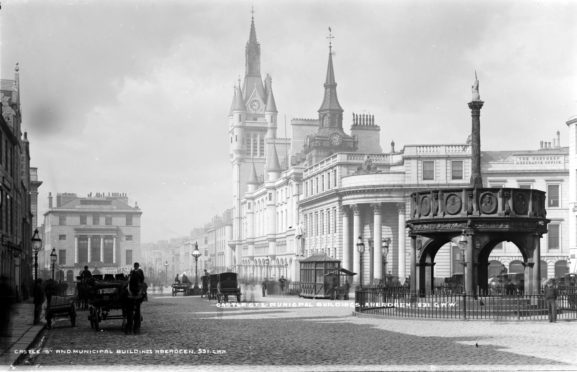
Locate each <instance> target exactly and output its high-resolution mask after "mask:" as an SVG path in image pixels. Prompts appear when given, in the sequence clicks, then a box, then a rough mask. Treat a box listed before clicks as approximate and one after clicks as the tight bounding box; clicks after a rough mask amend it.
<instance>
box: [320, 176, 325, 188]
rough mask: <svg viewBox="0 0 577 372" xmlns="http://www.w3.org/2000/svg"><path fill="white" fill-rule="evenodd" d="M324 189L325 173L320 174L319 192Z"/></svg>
mask: <svg viewBox="0 0 577 372" xmlns="http://www.w3.org/2000/svg"><path fill="white" fill-rule="evenodd" d="M324 191H325V175H324V174H323V175H321V192H324Z"/></svg>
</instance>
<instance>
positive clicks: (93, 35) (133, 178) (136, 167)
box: [0, 0, 577, 243]
mask: <svg viewBox="0 0 577 372" xmlns="http://www.w3.org/2000/svg"><path fill="white" fill-rule="evenodd" d="M1 4H2V9H1V10H0V51H1V58H0V63H1V65H0V76H1V77H2V79H13V77H14V66H15V64H16V63H19V66H20V82H21V102H22V110H23V123H22V126H23V130H24V131H26V132H28V139H29V141H30V148H31V166H33V167H38V175H39V179H40V180H41V181H42V182H43V184H42V186H41V187H40V195H39V198H40V199H39V211H40V213H44V212H45V211H46V209H47V207H48V193H49V192H51V193H52V194H53V195H55V194H56V193H62V192H74V193H77V194H78V195H81V196H84V195H86V194H88V193H90V192H105V193H108V192H122V193H127V194H128V196H129V198H130V200H131V203H134V202H138V205H139V207H140V208H141V209H142V212H143V215H142V231H141V233H142V234H141V241H142V242H144V243H146V242H155V241H158V240H164V239H169V238H173V237H179V236H183V235H187V234H189V232H190V231H191V230H192V229H193V228H194V227H201V226H204V224H206V223H208V222H209V221H210V219H211V218H212V217H213V216H215V215H220V214H221V213H222V212H223V211H224V210H226V209H227V208H230V207H231V206H232V181H231V176H232V169H231V166H230V160H229V148H228V142H227V139H228V136H227V129H228V118H227V115H228V112H229V108H230V105H231V102H232V97H233V87H234V85H235V84H236V83H237V81H238V79H239V78H242V77H244V72H245V71H244V64H245V60H244V48H245V44H246V42H247V41H248V36H249V30H250V22H251V16H252V13H251V8H252V7H254V20H255V26H256V33H257V39H258V41H259V43H260V45H261V73H262V75H263V78H264V77H265V76H266V74H267V73H268V74H270V75H271V77H272V82H273V90H274V94H275V100H276V103H277V108H278V111H279V116H278V118H279V123H280V125H279V131H278V135H279V136H280V137H284V135H285V126H284V125H283V123H284V122H286V123H287V125H286V127H287V128H288V134H289V135H290V120H291V119H293V118H316V117H317V115H318V114H317V110H318V109H319V107H320V105H321V103H322V99H323V92H324V88H323V83H324V79H325V76H326V67H327V61H328V39H327V36H329V33H328V28H329V27H331V30H332V36H334V39H332V43H333V52H334V55H333V62H334V69H335V76H336V80H337V83H338V86H337V91H338V97H339V102H340V103H341V106H342V107H343V109H344V111H345V112H344V118H345V120H344V123H343V127H344V129H345V131H347V132H349V130H350V125H351V121H352V113H353V112H354V113H370V114H373V115H374V116H375V123H376V124H378V125H380V127H381V144H382V147H383V150H384V151H387V152H388V151H390V143H391V141H395V143H396V145H395V148H396V149H397V150H399V149H402V147H403V146H405V145H415V144H459V143H463V142H464V141H465V140H466V138H467V136H468V135H469V133H470V130H471V117H470V110H469V108H468V106H467V102H469V101H470V100H471V85H472V84H473V81H474V76H475V71H476V72H477V76H478V78H479V86H480V89H479V90H480V95H481V99H482V100H483V101H484V102H485V105H484V107H483V109H482V112H481V146H482V150H484V151H489V150H537V149H538V148H539V143H540V141H542V140H546V141H551V140H552V139H553V138H554V137H556V132H557V131H560V133H561V146H567V145H568V138H567V135H568V130H567V126H566V125H565V122H566V121H567V119H569V118H570V117H573V116H575V115H577V23H576V22H575V21H574V15H575V14H577V1H558V0H553V1H531V0H527V1H525V0H524V1H511V0H507V1H482V2H478V1H457V0H450V1H448V0H441V1H424V0H419V1H416V0H408V1H400V0H395V1H376V0H360V1H359V0H355V1H353V0H332V1H328V0H327V1H320V0H308V1H304V0H296V1H295V0H290V1H288V0H276V1H264V0H254V1H240V0H239V1H232V0H226V1H225V0H216V1H215V0H206V1H205V0H196V1H194V0H188V1H184V0H182V1H177V0H143V1H135V0H98V1H97V0H93V1H90V0H84V1H79V0H2V1H1ZM349 133H350V132H349Z"/></svg>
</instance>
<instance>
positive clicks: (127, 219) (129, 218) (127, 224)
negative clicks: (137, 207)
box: [126, 214, 132, 226]
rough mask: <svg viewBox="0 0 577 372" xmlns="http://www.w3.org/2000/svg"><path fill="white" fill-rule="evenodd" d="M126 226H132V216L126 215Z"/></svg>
mask: <svg viewBox="0 0 577 372" xmlns="http://www.w3.org/2000/svg"><path fill="white" fill-rule="evenodd" d="M126 226H132V215H131V214H127V215H126Z"/></svg>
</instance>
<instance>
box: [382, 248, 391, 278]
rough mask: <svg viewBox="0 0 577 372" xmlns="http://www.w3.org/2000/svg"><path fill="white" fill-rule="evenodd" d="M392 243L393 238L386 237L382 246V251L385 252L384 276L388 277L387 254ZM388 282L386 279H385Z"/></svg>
mask: <svg viewBox="0 0 577 372" xmlns="http://www.w3.org/2000/svg"><path fill="white" fill-rule="evenodd" d="M390 244H391V238H384V239H383V245H382V246H381V251H382V252H383V263H384V265H383V266H384V268H383V278H386V277H387V256H388V255H389V245H390ZM384 282H385V283H386V280H385V281H384Z"/></svg>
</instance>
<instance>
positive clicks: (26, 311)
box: [0, 300, 46, 367]
mask: <svg viewBox="0 0 577 372" xmlns="http://www.w3.org/2000/svg"><path fill="white" fill-rule="evenodd" d="M33 323H34V304H33V303H32V300H28V301H23V302H20V303H17V304H16V305H14V308H13V311H12V319H11V327H12V329H11V332H10V336H9V337H2V340H1V342H0V345H1V347H2V354H1V355H0V366H2V367H4V366H13V365H15V364H16V362H17V361H18V359H19V358H20V356H21V353H20V351H23V350H27V349H28V348H30V347H31V346H32V345H33V344H34V343H35V342H36V341H37V339H38V338H39V337H40V336H41V333H42V331H43V330H44V327H45V326H46V322H45V321H44V320H43V321H41V322H40V324H38V325H34V324H33Z"/></svg>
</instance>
